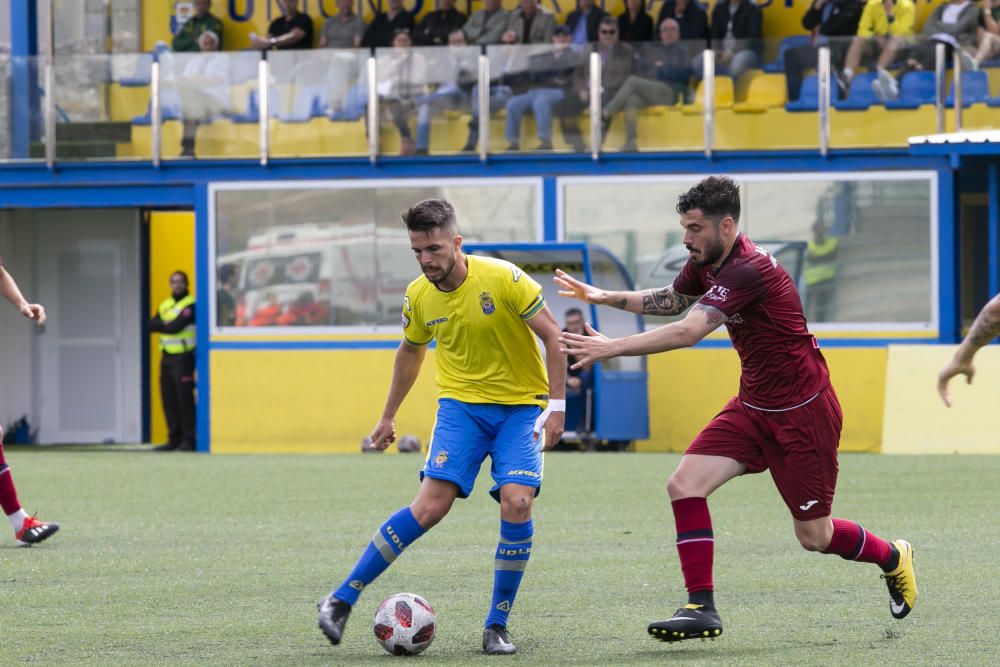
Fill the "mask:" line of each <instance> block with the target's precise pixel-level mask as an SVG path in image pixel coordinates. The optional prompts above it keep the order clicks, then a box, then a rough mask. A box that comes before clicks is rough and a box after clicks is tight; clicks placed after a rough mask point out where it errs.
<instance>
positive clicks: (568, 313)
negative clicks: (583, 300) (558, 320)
mask: <svg viewBox="0 0 1000 667" xmlns="http://www.w3.org/2000/svg"><path fill="white" fill-rule="evenodd" d="M571 315H579V316H580V317H581V318H583V311H582V310H580V309H579V308H569V309H567V310H566V313H565V314H564V315H563V317H564V318H565V319H569V317H570V316H571Z"/></svg>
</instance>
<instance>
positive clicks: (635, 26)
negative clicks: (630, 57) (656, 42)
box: [618, 0, 653, 42]
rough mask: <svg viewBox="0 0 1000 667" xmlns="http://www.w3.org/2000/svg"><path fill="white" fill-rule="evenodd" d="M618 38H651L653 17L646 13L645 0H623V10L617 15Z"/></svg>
mask: <svg viewBox="0 0 1000 667" xmlns="http://www.w3.org/2000/svg"><path fill="white" fill-rule="evenodd" d="M618 38H619V39H620V40H622V41H623V42H648V41H650V40H652V39H653V18H652V17H651V16H650V15H649V14H647V13H646V0H625V11H623V12H622V13H621V14H620V15H619V16H618Z"/></svg>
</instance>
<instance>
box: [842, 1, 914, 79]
mask: <svg viewBox="0 0 1000 667" xmlns="http://www.w3.org/2000/svg"><path fill="white" fill-rule="evenodd" d="M915 14H916V9H915V8H914V6H913V0H868V2H867V3H865V9H864V11H862V12H861V20H860V21H859V22H858V34H857V35H856V36H855V37H854V39H853V40H851V46H850V48H849V49H847V56H846V57H845V59H844V69H843V72H842V74H841V75H840V76H839V77H838V78H837V85H838V86H839V87H840V97H844V96H845V95H847V91H848V89H849V88H850V87H851V79H853V78H854V71H855V70H856V69H857V68H858V65H860V64H861V59H862V57H864V56H868V55H870V54H871V53H872V51H875V52H876V53H877V54H878V59H877V61H876V65H875V67H876V70H877V71H878V72H879V73H880V76H881V72H883V71H885V70H887V69H889V66H890V65H892V63H893V62H895V60H896V55H897V54H898V53H899V52H900V50H901V49H903V48H905V47H906V45H907V43H908V40H909V39H910V38H912V37H913V20H914V16H915ZM836 74H837V70H834V75H835V76H836Z"/></svg>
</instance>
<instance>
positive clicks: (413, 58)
mask: <svg viewBox="0 0 1000 667" xmlns="http://www.w3.org/2000/svg"><path fill="white" fill-rule="evenodd" d="M392 46H393V47H394V48H393V50H392V52H391V53H388V54H385V55H384V56H380V57H379V63H378V68H377V70H378V84H377V90H378V98H379V104H381V105H382V106H383V107H384V108H385V109H386V110H387V111H388V112H389V115H390V116H391V117H392V122H393V124H394V125H395V126H396V129H397V130H399V144H400V149H399V153H400V155H413V152H414V150H415V148H416V145H415V143H414V141H413V135H412V134H411V133H410V119H409V110H410V109H412V108H413V107H414V106H415V105H416V99H417V98H419V97H420V96H421V95H426V94H427V63H426V62H425V61H424V57H423V56H422V55H420V54H419V53H415V52H414V51H413V49H412V48H410V47H412V46H413V40H412V39H411V38H410V31H409V30H406V29H405V28H400V29H399V30H397V31H396V34H395V36H394V37H393V38H392Z"/></svg>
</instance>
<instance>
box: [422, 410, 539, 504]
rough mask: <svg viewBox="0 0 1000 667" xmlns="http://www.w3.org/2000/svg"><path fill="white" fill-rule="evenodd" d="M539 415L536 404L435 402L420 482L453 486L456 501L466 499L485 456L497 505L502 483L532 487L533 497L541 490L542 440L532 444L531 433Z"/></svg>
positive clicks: (492, 492) (491, 491)
mask: <svg viewBox="0 0 1000 667" xmlns="http://www.w3.org/2000/svg"><path fill="white" fill-rule="evenodd" d="M540 414H542V409H541V408H540V407H538V406H537V405H497V404H495V403H464V402H462V401H456V400H455V399H453V398H442V399H439V400H438V413H437V422H436V423H435V424H434V433H433V434H432V435H431V443H430V447H429V448H428V451H427V461H426V462H425V463H424V469H423V470H421V471H420V479H421V480H422V479H423V478H424V477H425V476H427V477H432V478H434V479H440V480H444V481H446V482H451V483H453V484H455V485H456V486H457V487H458V495H459V497H460V498H468V497H469V494H470V493H472V487H473V486H474V485H475V483H476V477H478V476H479V468H480V467H481V466H482V465H483V461H485V460H486V457H487V456H489V457H490V458H491V459H492V460H493V466H492V468H491V472H492V474H493V482H494V484H493V488H492V489H490V495H491V496H493V497H494V498H495V499H497V500H499V499H500V487H501V486H503V485H504V484H521V485H523V486H532V487H534V488H535V495H536V496H537V495H538V490H539V488H540V487H541V486H542V453H541V451H539V449H540V447H541V440H540V438H541V437H542V436H541V435H539V440H535V439H534V437H533V436H534V434H533V429H534V427H535V420H536V419H538V415H540Z"/></svg>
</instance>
